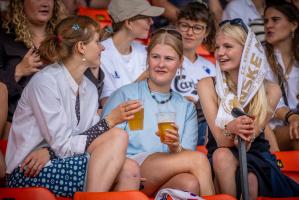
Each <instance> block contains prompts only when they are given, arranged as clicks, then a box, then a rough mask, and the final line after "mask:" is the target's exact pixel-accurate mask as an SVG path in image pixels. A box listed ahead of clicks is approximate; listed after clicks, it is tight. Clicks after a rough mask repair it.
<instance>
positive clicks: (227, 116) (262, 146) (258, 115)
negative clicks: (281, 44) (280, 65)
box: [197, 19, 299, 199]
mask: <svg viewBox="0 0 299 200" xmlns="http://www.w3.org/2000/svg"><path fill="white" fill-rule="evenodd" d="M215 56H216V84H215V85H214V82H213V79H212V78H205V79H202V80H200V81H199V83H198V88H197V89H198V93H199V96H200V99H201V103H202V108H203V111H204V114H205V117H206V119H207V122H208V125H209V128H210V130H209V140H208V144H207V149H208V157H209V158H210V161H211V164H212V166H213V170H214V173H215V181H216V186H217V188H218V189H219V191H218V192H220V193H226V194H230V195H233V196H237V198H240V195H241V184H242V182H241V180H240V170H239V159H238V148H237V142H236V137H237V136H239V137H241V138H242V139H243V140H245V143H246V147H247V153H246V154H247V166H248V182H249V183H248V185H249V196H250V199H256V198H257V197H258V196H270V197H288V196H298V195H299V187H298V185H297V184H296V183H295V182H294V181H292V180H291V179H289V178H288V177H286V176H284V175H283V174H282V173H281V172H280V169H279V168H278V166H277V164H276V160H275V158H274V157H273V156H272V155H271V153H270V152H269V143H268V141H267V140H265V137H264V132H263V130H264V127H265V125H266V123H267V122H268V120H269V118H270V116H271V114H272V113H273V111H272V110H274V108H275V106H276V104H277V102H278V100H279V98H273V96H271V94H272V92H273V91H272V92H270V93H269V91H268V90H269V88H270V87H271V90H275V91H274V93H275V92H278V94H279V87H278V86H276V87H275V86H273V85H271V84H272V83H268V82H266V83H264V78H265V74H266V64H267V62H266V58H265V54H264V52H263V47H262V46H261V44H260V43H259V42H258V40H257V39H256V37H255V35H254V34H253V32H252V31H251V30H250V29H249V27H247V26H246V25H245V24H244V23H243V21H242V20H241V19H234V20H227V21H224V22H223V23H222V24H221V25H220V28H219V30H218V33H217V35H216V51H215ZM266 92H267V95H266ZM233 107H238V108H240V109H242V110H244V111H245V112H246V113H248V115H244V116H240V117H237V118H234V117H233V116H232V114H231V110H232V108H233Z"/></svg>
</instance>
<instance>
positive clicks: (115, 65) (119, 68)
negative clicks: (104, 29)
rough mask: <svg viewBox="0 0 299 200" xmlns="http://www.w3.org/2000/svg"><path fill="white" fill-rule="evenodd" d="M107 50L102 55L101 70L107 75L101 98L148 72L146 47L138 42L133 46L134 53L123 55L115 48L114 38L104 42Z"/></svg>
mask: <svg viewBox="0 0 299 200" xmlns="http://www.w3.org/2000/svg"><path fill="white" fill-rule="evenodd" d="M102 45H103V46H104V47H105V50H104V51H103V52H102V55H101V69H102V70H103V72H104V73H105V78H104V88H103V92H102V94H101V98H104V97H109V96H110V95H111V94H112V93H113V92H114V91H115V90H117V89H118V88H120V87H121V86H123V85H126V84H129V83H132V82H134V81H135V80H136V79H137V78H138V77H139V76H140V75H141V74H142V72H144V71H145V70H146V57H147V52H146V49H145V48H146V46H144V45H143V44H140V43H138V42H135V41H134V42H133V43H132V45H131V48H132V52H131V53H130V54H129V55H122V54H120V53H119V51H118V50H117V49H116V47H115V46H114V43H113V40H112V38H111V37H110V38H108V39H106V40H104V41H102Z"/></svg>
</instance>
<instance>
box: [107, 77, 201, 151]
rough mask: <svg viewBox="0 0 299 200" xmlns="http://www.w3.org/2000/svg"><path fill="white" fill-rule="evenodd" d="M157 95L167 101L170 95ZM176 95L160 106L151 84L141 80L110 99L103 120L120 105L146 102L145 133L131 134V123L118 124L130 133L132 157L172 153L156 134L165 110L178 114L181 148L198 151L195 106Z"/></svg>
mask: <svg viewBox="0 0 299 200" xmlns="http://www.w3.org/2000/svg"><path fill="white" fill-rule="evenodd" d="M153 94H154V95H155V97H156V99H157V100H158V101H162V100H167V99H168V98H169V95H170V94H169V93H168V94H163V93H157V92H154V93H153ZM172 95H173V96H172V98H171V100H170V101H168V102H167V103H165V104H158V103H157V102H156V101H155V100H154V99H153V97H152V94H151V92H150V90H149V88H148V85H147V81H140V82H136V83H132V84H129V85H125V86H123V87H121V88H119V89H118V90H116V91H115V92H114V93H113V94H112V95H111V96H110V98H109V99H108V102H107V103H106V105H105V106H104V108H103V112H102V116H103V117H105V116H106V115H108V114H109V113H110V112H111V110H112V109H114V108H115V107H117V106H118V105H119V104H120V103H123V102H125V101H128V100H134V99H139V100H142V101H143V106H144V123H143V130H138V131H131V130H130V128H129V125H128V123H127V122H124V123H122V124H120V125H118V127H119V128H122V129H124V130H125V131H127V133H128V134H129V146H128V150H127V155H128V156H130V155H135V154H138V153H143V152H150V153H153V152H168V146H167V145H165V144H162V143H161V142H160V138H159V137H158V136H157V135H156V134H155V132H156V131H157V130H158V125H157V118H156V113H158V112H163V111H164V112H165V111H172V112H176V125H177V126H178V128H179V134H180V142H181V145H182V147H183V148H185V149H192V150H195V148H196V144H197V137H198V134H197V132H198V131H197V129H198V126H197V116H196V109H195V106H194V105H193V103H191V102H189V101H188V100H186V99H185V98H184V97H182V96H181V95H180V94H178V93H176V92H173V94H172Z"/></svg>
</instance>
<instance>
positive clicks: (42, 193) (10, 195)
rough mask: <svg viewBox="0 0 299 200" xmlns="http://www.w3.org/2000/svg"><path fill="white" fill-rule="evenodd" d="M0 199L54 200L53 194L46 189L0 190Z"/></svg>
mask: <svg viewBox="0 0 299 200" xmlns="http://www.w3.org/2000/svg"><path fill="white" fill-rule="evenodd" d="M0 199H11V200H12V199H14V200H27V199H28V200H40V199H43V200H56V198H55V196H54V194H53V193H51V192H50V191H49V190H48V189H46V188H41V187H29V188H0Z"/></svg>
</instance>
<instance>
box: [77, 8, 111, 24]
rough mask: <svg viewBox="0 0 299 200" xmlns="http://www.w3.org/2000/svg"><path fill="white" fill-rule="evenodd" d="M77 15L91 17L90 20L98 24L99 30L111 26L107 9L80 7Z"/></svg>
mask: <svg viewBox="0 0 299 200" xmlns="http://www.w3.org/2000/svg"><path fill="white" fill-rule="evenodd" d="M78 15H84V16H89V17H91V18H92V19H94V20H96V21H97V22H99V24H100V27H101V28H104V27H105V26H111V23H112V21H111V19H110V17H109V14H108V11H107V9H95V8H86V7H80V8H79V10H78Z"/></svg>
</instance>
